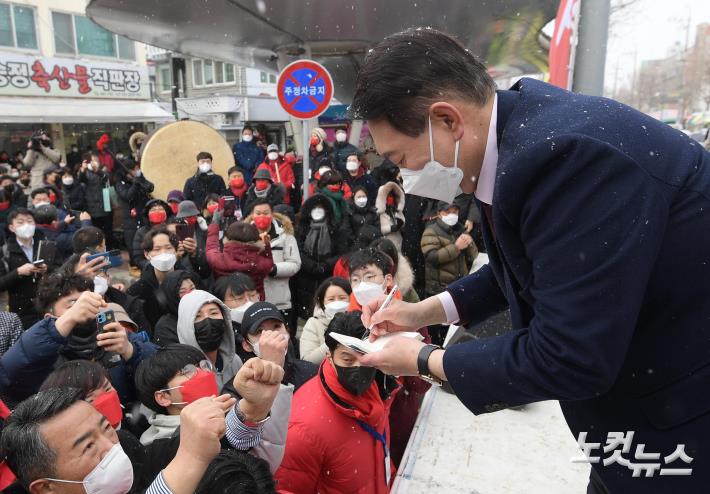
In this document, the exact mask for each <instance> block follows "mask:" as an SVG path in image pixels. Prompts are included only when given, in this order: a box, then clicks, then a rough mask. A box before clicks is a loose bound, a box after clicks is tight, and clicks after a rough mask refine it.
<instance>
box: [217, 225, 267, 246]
mask: <svg viewBox="0 0 710 494" xmlns="http://www.w3.org/2000/svg"><path fill="white" fill-rule="evenodd" d="M224 236H225V237H226V238H227V240H236V241H237V242H244V243H247V242H256V241H257V240H259V230H257V229H256V227H255V226H254V225H251V224H249V223H244V222H243V221H235V222H234V223H232V224H231V225H229V226H228V227H227V231H226V232H224Z"/></svg>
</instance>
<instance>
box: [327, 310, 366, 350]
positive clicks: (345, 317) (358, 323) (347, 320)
mask: <svg viewBox="0 0 710 494" xmlns="http://www.w3.org/2000/svg"><path fill="white" fill-rule="evenodd" d="M361 317H362V312H360V311H359V310H355V311H352V312H339V313H337V314H335V317H333V319H332V320H331V321H330V323H329V324H328V329H326V330H325V345H326V346H327V347H328V350H330V354H331V355H332V354H333V353H334V352H335V349H336V348H338V345H339V344H340V343H338V342H337V341H335V339H334V338H333V337H332V336H330V333H340V334H344V335H346V336H352V337H353V338H358V339H362V337H363V336H364V335H365V333H366V331H367V329H365V326H363V324H362V318H361Z"/></svg>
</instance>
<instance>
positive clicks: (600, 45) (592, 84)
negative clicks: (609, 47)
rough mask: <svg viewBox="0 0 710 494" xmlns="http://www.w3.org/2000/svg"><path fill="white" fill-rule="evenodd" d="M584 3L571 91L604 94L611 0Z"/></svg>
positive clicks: (586, 1) (580, 13)
mask: <svg viewBox="0 0 710 494" xmlns="http://www.w3.org/2000/svg"><path fill="white" fill-rule="evenodd" d="M581 4H582V5H581V8H580V12H579V42H578V44H577V50H576V55H575V61H574V80H573V82H572V91H574V92H576V93H583V94H589V95H593V96H601V95H602V94H603V93H604V67H605V65H606V44H607V40H608V37H609V11H610V10H611V0H595V1H589V0H582V2H581Z"/></svg>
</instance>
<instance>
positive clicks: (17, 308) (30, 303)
mask: <svg viewBox="0 0 710 494" xmlns="http://www.w3.org/2000/svg"><path fill="white" fill-rule="evenodd" d="M44 238H45V235H44V233H43V232H42V230H40V229H39V228H35V235H34V238H33V243H32V259H27V256H25V253H24V251H23V250H22V248H21V247H20V244H18V243H17V238H15V235H14V234H12V233H10V234H9V236H8V238H7V241H6V242H5V245H3V246H2V249H1V250H0V253H2V258H0V291H7V294H8V306H9V308H10V312H14V313H15V314H17V315H18V316H20V319H21V320H22V325H23V326H24V327H25V329H27V328H29V327H30V326H32V325H33V324H34V323H36V322H37V321H39V320H40V318H41V317H42V314H40V313H39V312H38V311H37V309H36V308H35V304H34V299H35V296H36V295H37V286H38V285H39V282H40V280H41V279H42V276H41V275H36V276H35V275H30V276H20V275H19V274H17V268H19V267H20V266H22V265H23V264H27V263H28V262H32V261H34V260H35V259H37V249H38V248H39V243H40V241H41V240H44ZM55 261H57V262H59V261H60V256H57V259H56V260H55ZM47 268H48V273H49V272H51V271H52V270H53V269H54V268H55V266H54V265H52V266H48V267H47Z"/></svg>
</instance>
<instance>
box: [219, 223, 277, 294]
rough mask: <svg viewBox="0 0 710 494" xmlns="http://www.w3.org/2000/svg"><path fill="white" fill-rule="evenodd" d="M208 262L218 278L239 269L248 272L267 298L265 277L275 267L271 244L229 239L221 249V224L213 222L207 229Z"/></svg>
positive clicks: (260, 291)
mask: <svg viewBox="0 0 710 494" xmlns="http://www.w3.org/2000/svg"><path fill="white" fill-rule="evenodd" d="M207 262H208V263H209V265H210V266H211V267H212V270H213V271H214V274H215V277H216V278H219V277H222V276H227V275H229V274H232V273H234V272H237V271H238V272H240V273H244V274H248V275H249V276H250V277H251V278H252V279H253V280H254V283H255V284H256V289H257V290H258V291H259V296H260V298H261V300H265V295H264V278H266V277H267V276H268V275H269V272H271V268H273V267H274V259H273V257H272V255H271V246H270V245H266V246H264V247H263V248H261V247H259V246H257V245H254V244H246V243H242V242H231V241H228V242H225V244H224V248H223V250H220V248H219V225H217V224H215V223H213V224H211V225H210V226H209V228H208V229H207Z"/></svg>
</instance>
